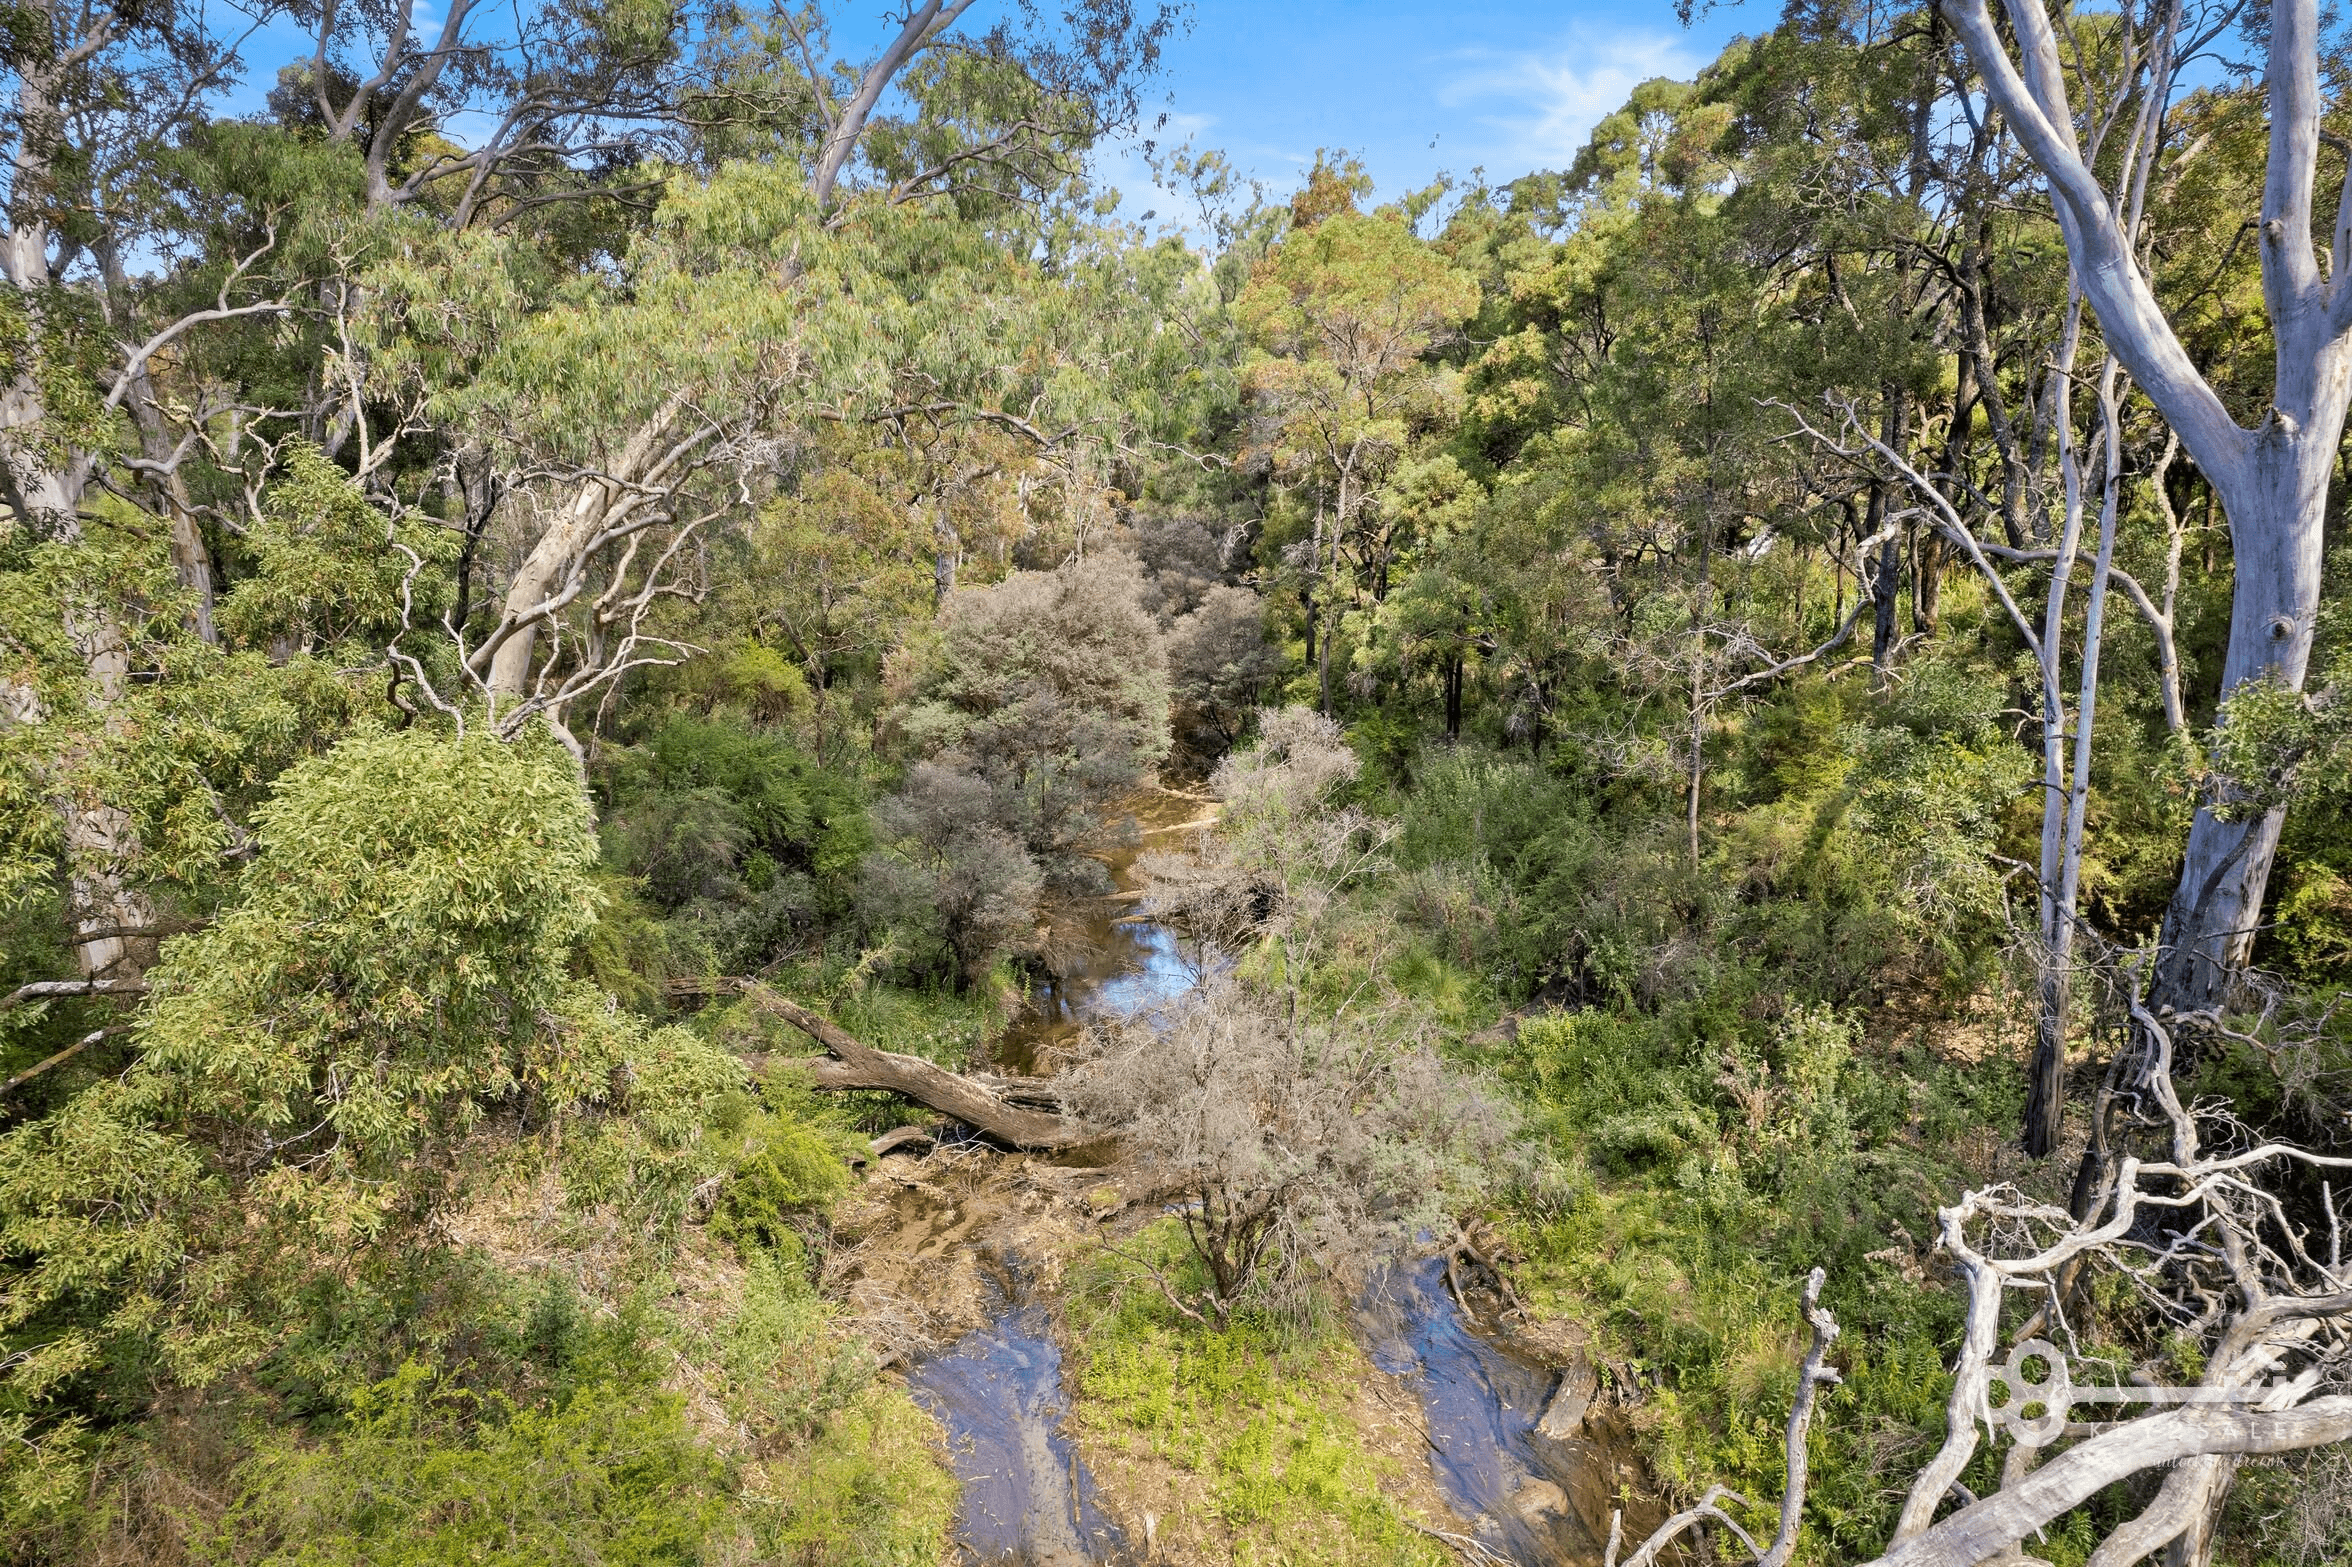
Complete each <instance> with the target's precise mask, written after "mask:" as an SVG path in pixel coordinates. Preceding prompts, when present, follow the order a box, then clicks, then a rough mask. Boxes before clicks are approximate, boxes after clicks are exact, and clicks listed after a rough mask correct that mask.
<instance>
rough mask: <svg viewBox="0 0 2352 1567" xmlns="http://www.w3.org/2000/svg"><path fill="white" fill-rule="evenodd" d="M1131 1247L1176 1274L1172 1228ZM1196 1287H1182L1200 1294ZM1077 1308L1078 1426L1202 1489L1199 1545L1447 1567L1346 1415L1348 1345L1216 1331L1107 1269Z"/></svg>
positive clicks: (1354, 1381)
mask: <svg viewBox="0 0 2352 1567" xmlns="http://www.w3.org/2000/svg"><path fill="white" fill-rule="evenodd" d="M1133 1244H1134V1245H1136V1246H1138V1247H1141V1248H1143V1249H1144V1250H1145V1251H1146V1252H1147V1253H1149V1254H1151V1255H1153V1256H1154V1258H1155V1260H1156V1261H1157V1262H1158V1263H1160V1264H1161V1265H1163V1266H1165V1267H1166V1268H1168V1269H1171V1270H1175V1271H1176V1274H1177V1276H1178V1277H1180V1278H1182V1277H1184V1272H1183V1270H1185V1269H1186V1267H1187V1265H1188V1263H1187V1252H1186V1248H1185V1245H1184V1240H1183V1236H1182V1234H1181V1232H1180V1231H1179V1230H1178V1228H1177V1226H1176V1224H1175V1223H1174V1221H1173V1220H1169V1221H1163V1222H1162V1223H1161V1224H1159V1225H1157V1226H1154V1227H1153V1228H1151V1229H1149V1230H1146V1231H1145V1232H1144V1233H1143V1234H1142V1235H1140V1236H1138V1237H1136V1238H1135V1241H1134V1243H1133ZM1192 1266H1194V1267H1195V1268H1197V1264H1193V1265H1192ZM1204 1281H1205V1280H1204V1277H1202V1276H1197V1275H1196V1276H1193V1277H1190V1278H1187V1279H1185V1282H1186V1283H1189V1284H1190V1285H1192V1286H1193V1287H1194V1288H1195V1289H1197V1288H1198V1287H1199V1286H1200V1285H1201V1284H1202V1283H1203V1282H1204ZM1076 1299H1077V1301H1078V1302H1080V1303H1081V1304H1080V1307H1079V1309H1078V1310H1077V1311H1076V1312H1075V1313H1074V1315H1075V1319H1076V1320H1075V1325H1076V1326H1077V1328H1078V1329H1079V1331H1080V1334H1081V1338H1080V1343H1081V1344H1082V1345H1083V1347H1084V1360H1083V1363H1082V1368H1081V1370H1080V1371H1079V1373H1078V1377H1077V1391H1078V1398H1077V1401H1076V1406H1075V1408H1076V1414H1077V1418H1078V1419H1079V1421H1080V1422H1081V1423H1083V1424H1084V1426H1085V1427H1086V1428H1087V1429H1088V1430H1090V1431H1091V1432H1093V1433H1094V1434H1095V1435H1096V1436H1097V1437H1098V1438H1099V1439H1101V1440H1103V1441H1105V1442H1109V1443H1114V1444H1118V1445H1120V1446H1124V1447H1126V1448H1128V1449H1130V1450H1131V1451H1135V1452H1137V1453H1139V1454H1143V1455H1148V1456H1149V1457H1150V1458H1152V1459H1155V1460H1157V1461H1159V1462H1163V1463H1166V1464H1168V1465H1170V1466H1171V1467H1173V1468H1174V1469H1176V1470H1177V1471H1178V1472H1179V1473H1181V1474H1183V1475H1186V1476H1187V1477H1197V1480H1198V1482H1199V1483H1200V1484H1201V1485H1202V1486H1203V1488H1204V1489H1205V1492H1206V1497H1207V1504H1208V1508H1209V1510H1210V1511H1211V1513H1212V1514H1213V1516H1214V1518H1215V1519H1216V1525H1215V1531H1216V1532H1215V1533H1213V1534H1212V1533H1206V1532H1204V1533H1203V1534H1202V1535H1201V1536H1200V1537H1201V1538H1202V1539H1203V1540H1204V1541H1206V1540H1220V1539H1223V1538H1231V1537H1233V1535H1238V1536H1240V1537H1241V1538H1244V1539H1246V1540H1248V1541H1250V1542H1251V1548H1252V1551H1253V1553H1256V1552H1263V1553H1266V1554H1263V1555H1259V1554H1253V1555H1252V1556H1251V1558H1250V1559H1252V1560H1259V1561H1282V1560H1311V1561H1316V1562H1332V1563H1364V1564H1370V1563H1374V1562H1381V1563H1386V1562H1412V1563H1417V1564H1423V1567H1436V1564H1437V1563H1440V1562H1443V1561H1445V1560H1447V1557H1446V1556H1445V1554H1444V1552H1443V1551H1442V1549H1441V1548H1440V1547H1438V1546H1437V1545H1436V1544H1435V1542H1433V1541H1431V1540H1430V1539H1429V1538H1428V1537H1427V1536H1425V1535H1422V1534H1420V1533H1418V1532H1416V1531H1415V1530H1414V1529H1413V1528H1412V1527H1411V1525H1410V1524H1409V1523H1408V1522H1407V1515H1406V1514H1405V1513H1404V1511H1403V1510H1402V1509H1401V1508H1400V1507H1399V1506H1398V1504H1397V1503H1396V1502H1395V1501H1394V1500H1392V1499H1391V1498H1390V1497H1389V1495H1387V1494H1386V1493H1385V1491H1384V1490H1383V1488H1382V1485H1381V1481H1382V1479H1383V1477H1384V1475H1385V1474H1386V1473H1387V1472H1388V1471H1389V1468H1390V1466H1391V1465H1392V1464H1393V1463H1394V1462H1395V1460H1393V1459H1390V1458H1388V1457H1386V1456H1384V1455H1382V1454H1379V1453H1377V1452H1375V1451H1373V1450H1372V1449H1371V1448H1370V1447H1369V1446H1368V1444H1367V1443H1366V1442H1365V1440H1364V1433H1363V1432H1362V1431H1361V1429H1360V1428H1359V1426H1358V1423H1357V1419H1356V1417H1355V1416H1354V1414H1353V1412H1352V1411H1351V1410H1350V1408H1349V1407H1348V1403H1347V1394H1348V1393H1349V1391H1350V1390H1353V1389H1355V1388H1357V1387H1359V1386H1360V1385H1361V1383H1362V1381H1363V1380H1365V1379H1368V1378H1369V1377H1370V1376H1371V1375H1372V1374H1373V1373H1372V1372H1371V1368H1370V1367H1369V1366H1365V1365H1363V1364H1362V1361H1361V1355H1362V1351H1361V1350H1359V1349H1358V1348H1357V1347H1356V1345H1355V1344H1354V1343H1353V1342H1352V1341H1351V1340H1350V1339H1348V1338H1347V1337H1346V1336H1345V1335H1344V1334H1341V1333H1328V1334H1324V1335H1317V1336H1314V1337H1311V1338H1308V1339H1305V1340H1301V1339H1300V1338H1299V1337H1297V1336H1296V1332H1295V1329H1293V1328H1291V1327H1289V1326H1287V1325H1286V1324H1284V1323H1281V1322H1277V1321H1273V1320H1271V1319H1262V1318H1259V1317H1256V1316H1254V1315H1252V1314H1250V1313H1248V1312H1244V1313H1242V1314H1240V1315H1239V1316H1237V1317H1236V1319H1235V1321H1234V1323H1233V1325H1232V1326H1231V1327H1230V1328H1229V1329H1228V1330H1226V1331H1224V1332H1211V1331H1209V1330H1207V1329H1204V1328H1202V1327H1200V1326H1199V1325H1197V1324H1194V1323H1190V1322H1186V1321H1185V1320H1184V1319H1182V1318H1181V1317H1179V1316H1178V1315H1177V1314H1176V1312H1175V1311H1174V1310H1173V1309H1172V1308H1171V1307H1169V1306H1168V1304H1167V1303H1166V1301H1165V1299H1164V1298H1163V1297H1162V1296H1161V1295H1160V1294H1159V1292H1158V1290H1157V1289H1155V1288H1154V1287H1153V1285H1152V1284H1151V1283H1150V1281H1149V1280H1146V1279H1141V1278H1137V1277H1135V1276H1134V1270H1133V1267H1132V1265H1131V1264H1127V1263H1125V1262H1123V1261H1121V1260H1119V1259H1116V1258H1104V1259H1102V1260H1101V1261H1099V1262H1098V1263H1096V1264H1094V1265H1093V1266H1092V1267H1090V1269H1089V1270H1088V1277H1087V1279H1086V1280H1085V1281H1084V1282H1083V1284H1082V1287H1081V1290H1080V1292H1079V1293H1078V1294H1077V1296H1076ZM1342 1368H1345V1369H1344V1370H1343V1369H1342ZM1181 1522H1183V1521H1182V1520H1171V1523H1172V1524H1175V1523H1181ZM1202 1522H1205V1520H1203V1521H1202ZM1196 1527H1197V1526H1196ZM1228 1531H1231V1534H1228Z"/></svg>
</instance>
